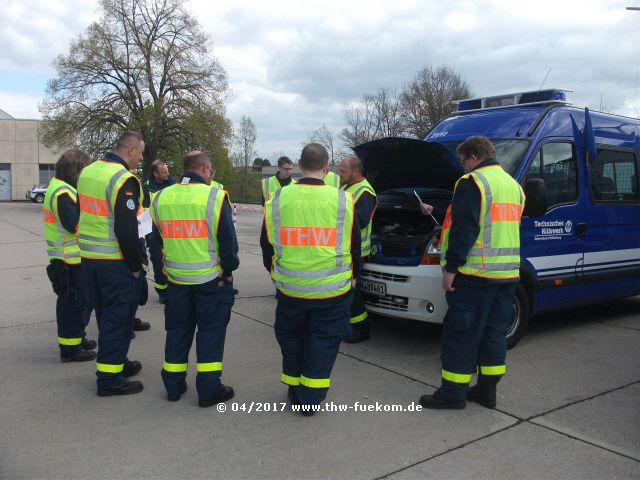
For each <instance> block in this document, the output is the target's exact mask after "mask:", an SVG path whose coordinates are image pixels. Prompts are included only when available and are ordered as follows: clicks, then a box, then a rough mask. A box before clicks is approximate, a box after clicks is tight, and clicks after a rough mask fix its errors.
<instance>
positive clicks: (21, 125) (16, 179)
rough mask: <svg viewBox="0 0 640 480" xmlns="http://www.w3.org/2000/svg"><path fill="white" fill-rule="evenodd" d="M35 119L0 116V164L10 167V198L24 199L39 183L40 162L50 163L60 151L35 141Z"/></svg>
mask: <svg viewBox="0 0 640 480" xmlns="http://www.w3.org/2000/svg"><path fill="white" fill-rule="evenodd" d="M39 125H40V121H39V120H21V119H14V118H12V119H0V164H9V165H10V170H11V198H12V200H24V199H25V193H26V192H27V190H29V189H30V188H31V187H33V186H34V185H36V184H38V183H39V176H40V173H39V172H40V165H53V164H55V163H56V161H57V160H58V157H59V156H60V153H58V152H54V151H52V150H49V149H48V148H46V147H45V146H44V145H42V144H41V143H40V142H39V141H38V128H39Z"/></svg>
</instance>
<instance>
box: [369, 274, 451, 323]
mask: <svg viewBox="0 0 640 480" xmlns="http://www.w3.org/2000/svg"><path fill="white" fill-rule="evenodd" d="M362 281H363V284H364V285H363V289H362V292H363V295H364V299H365V305H366V308H367V310H368V311H369V312H371V313H375V314H377V315H384V316H387V317H396V318H406V319H409V320H417V321H420V322H428V323H442V320H443V319H444V315H445V313H446V312H447V302H446V299H445V295H444V291H443V290H442V270H441V268H440V267H439V266H437V265H418V266H414V267H403V266H396V265H380V264H376V263H367V262H365V263H364V265H363V266H362ZM381 284H384V286H382V285H381Z"/></svg>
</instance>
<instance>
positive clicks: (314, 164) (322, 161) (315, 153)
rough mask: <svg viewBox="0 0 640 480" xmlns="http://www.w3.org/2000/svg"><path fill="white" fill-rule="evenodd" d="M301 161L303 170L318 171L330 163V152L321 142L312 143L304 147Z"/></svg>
mask: <svg viewBox="0 0 640 480" xmlns="http://www.w3.org/2000/svg"><path fill="white" fill-rule="evenodd" d="M299 163H300V168H302V169H303V170H309V171H312V172H317V171H318V170H322V169H323V168H324V166H325V165H326V164H327V163H329V154H328V153H327V149H326V148H324V147H323V146H322V145H320V144H319V143H310V144H308V145H306V146H305V147H304V148H303V149H302V153H301V154H300V162H299Z"/></svg>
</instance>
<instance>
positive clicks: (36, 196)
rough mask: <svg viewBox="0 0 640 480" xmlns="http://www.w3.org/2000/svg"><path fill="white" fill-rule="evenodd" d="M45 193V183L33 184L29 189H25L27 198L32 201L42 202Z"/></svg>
mask: <svg viewBox="0 0 640 480" xmlns="http://www.w3.org/2000/svg"><path fill="white" fill-rule="evenodd" d="M46 193H47V185H34V186H33V187H32V188H31V190H27V195H26V197H27V199H29V200H31V201H32V202H36V203H42V202H44V195H45V194H46Z"/></svg>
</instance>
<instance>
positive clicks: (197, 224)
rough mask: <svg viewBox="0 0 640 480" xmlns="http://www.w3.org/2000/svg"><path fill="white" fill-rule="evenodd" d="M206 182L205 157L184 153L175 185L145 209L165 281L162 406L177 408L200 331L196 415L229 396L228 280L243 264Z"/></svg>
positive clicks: (214, 190)
mask: <svg viewBox="0 0 640 480" xmlns="http://www.w3.org/2000/svg"><path fill="white" fill-rule="evenodd" d="M211 177H212V166H211V161H210V160H209V157H208V155H207V154H206V153H204V152H201V151H198V150H196V151H193V152H189V153H188V154H187V155H185V157H184V173H183V174H182V179H181V180H180V182H178V183H176V184H175V185H172V186H170V187H167V188H165V189H163V190H161V191H159V192H158V193H157V194H156V195H155V197H154V199H153V202H152V203H151V209H150V213H151V218H152V219H153V223H154V229H155V232H156V233H157V234H158V238H159V239H160V241H161V242H162V245H163V247H164V268H165V272H166V274H167V278H168V280H169V285H168V287H167V303H166V306H165V311H164V314H165V328H166V330H167V338H166V343H165V355H164V365H163V368H162V380H163V382H164V385H165V388H166V390H167V399H168V400H169V401H170V402H175V401H177V400H179V399H180V396H181V395H182V394H183V393H184V392H185V390H186V389H187V383H186V377H187V370H188V361H189V350H190V348H191V344H192V342H193V335H194V332H195V330H196V327H197V329H198V331H197V333H196V352H197V364H196V370H197V372H198V374H197V376H196V389H197V391H198V404H199V405H200V406H201V407H210V406H212V405H215V404H217V403H220V402H226V401H227V400H229V399H231V398H233V396H234V391H233V388H231V387H229V386H225V385H223V384H222V383H221V381H220V377H221V375H222V355H223V352H224V341H225V336H226V331H227V324H228V323H229V319H230V318H231V306H232V305H233V298H234V297H233V275H232V273H233V271H234V270H236V269H237V268H238V266H239V264H240V260H239V259H238V241H237V239H236V233H235V229H234V227H233V218H232V214H231V207H230V206H229V202H228V201H227V199H226V194H225V192H224V190H222V189H221V188H219V184H217V183H215V182H214V183H212V182H211Z"/></svg>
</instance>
